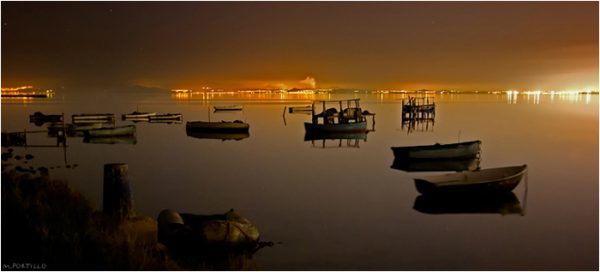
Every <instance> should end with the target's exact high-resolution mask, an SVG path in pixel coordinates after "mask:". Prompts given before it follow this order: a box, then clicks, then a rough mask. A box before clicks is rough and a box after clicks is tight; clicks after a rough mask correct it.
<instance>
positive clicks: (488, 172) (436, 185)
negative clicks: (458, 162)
mask: <svg viewBox="0 0 600 272" xmlns="http://www.w3.org/2000/svg"><path fill="white" fill-rule="evenodd" d="M526 171H527V165H523V166H512V167H501V168H491V169H485V170H480V171H472V172H466V171H465V172H460V173H453V174H446V175H440V176H432V177H425V178H420V179H415V187H416V188H417V191H419V193H421V194H493V193H507V192H510V191H512V190H513V189H514V188H515V187H517V185H519V182H520V181H521V178H522V177H523V175H524V174H525V172H526Z"/></svg>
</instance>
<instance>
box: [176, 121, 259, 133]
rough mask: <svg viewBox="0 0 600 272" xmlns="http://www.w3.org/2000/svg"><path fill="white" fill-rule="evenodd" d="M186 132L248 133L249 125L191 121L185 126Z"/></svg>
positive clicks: (237, 122)
mask: <svg viewBox="0 0 600 272" xmlns="http://www.w3.org/2000/svg"><path fill="white" fill-rule="evenodd" d="M185 128H186V130H189V131H196V132H199V131H205V132H246V133H247V132H248V130H249V129H250V125H249V124H248V123H244V122H242V121H240V120H235V121H231V122H229V121H221V122H204V121H192V122H187V123H186V124H185Z"/></svg>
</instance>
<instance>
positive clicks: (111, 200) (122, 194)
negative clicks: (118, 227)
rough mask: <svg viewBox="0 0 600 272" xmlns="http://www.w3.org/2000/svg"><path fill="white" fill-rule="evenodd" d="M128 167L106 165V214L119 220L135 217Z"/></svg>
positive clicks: (103, 201) (104, 193)
mask: <svg viewBox="0 0 600 272" xmlns="http://www.w3.org/2000/svg"><path fill="white" fill-rule="evenodd" d="M128 169H129V167H128V165H127V164H125V163H109V164H105V165H104V192H103V197H102V206H103V207H102V208H103V211H104V213H106V214H108V215H111V216H114V217H116V218H119V219H124V218H128V217H131V216H132V215H133V197H132V194H131V186H130V182H129V177H128Z"/></svg>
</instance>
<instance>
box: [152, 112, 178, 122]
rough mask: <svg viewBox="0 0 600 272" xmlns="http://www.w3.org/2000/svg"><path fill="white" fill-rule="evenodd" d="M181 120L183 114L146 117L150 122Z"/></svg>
mask: <svg viewBox="0 0 600 272" xmlns="http://www.w3.org/2000/svg"><path fill="white" fill-rule="evenodd" d="M182 118H183V114H181V113H165V114H155V115H152V116H148V119H149V120H150V121H156V120H181V119H182Z"/></svg>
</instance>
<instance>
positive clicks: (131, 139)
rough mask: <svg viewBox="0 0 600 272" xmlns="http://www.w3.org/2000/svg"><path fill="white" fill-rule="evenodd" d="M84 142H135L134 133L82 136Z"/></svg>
mask: <svg viewBox="0 0 600 272" xmlns="http://www.w3.org/2000/svg"><path fill="white" fill-rule="evenodd" d="M83 142H84V143H88V144H133V145H134V144H136V143H137V138H136V137H135V135H126V136H115V137H84V138H83Z"/></svg>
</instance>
